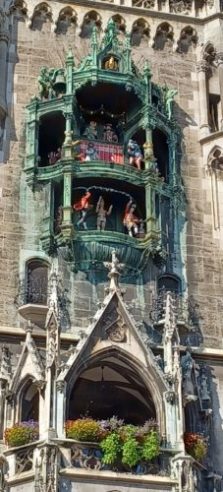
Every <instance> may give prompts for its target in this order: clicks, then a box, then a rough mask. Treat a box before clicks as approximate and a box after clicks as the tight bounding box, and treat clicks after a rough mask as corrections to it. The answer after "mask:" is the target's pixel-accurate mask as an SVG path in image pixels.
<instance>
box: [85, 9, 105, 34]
mask: <svg viewBox="0 0 223 492" xmlns="http://www.w3.org/2000/svg"><path fill="white" fill-rule="evenodd" d="M101 25H102V19H101V15H100V14H99V13H98V12H97V11H96V10H90V11H89V12H87V13H86V14H85V16H84V19H83V23H82V26H81V32H80V36H81V38H90V37H91V34H92V31H93V27H94V26H95V27H96V28H97V29H98V31H100V30H101Z"/></svg>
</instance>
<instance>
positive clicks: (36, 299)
mask: <svg viewBox="0 0 223 492" xmlns="http://www.w3.org/2000/svg"><path fill="white" fill-rule="evenodd" d="M15 303H16V305H17V307H18V312H19V314H20V315H21V316H22V317H23V318H24V319H26V320H30V321H31V322H32V323H34V324H35V325H38V326H40V327H44V326H45V320H46V315H47V311H48V306H47V292H46V287H45V286H43V284H42V283H41V281H39V282H37V283H36V285H35V288H34V286H32V285H31V283H29V282H28V281H26V280H22V281H21V282H20V287H19V292H18V295H17V298H16V300H15Z"/></svg>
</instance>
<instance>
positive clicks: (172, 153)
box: [167, 132, 177, 186]
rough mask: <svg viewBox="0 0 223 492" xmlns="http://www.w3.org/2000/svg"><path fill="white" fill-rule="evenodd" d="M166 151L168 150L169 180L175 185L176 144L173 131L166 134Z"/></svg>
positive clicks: (175, 136)
mask: <svg viewBox="0 0 223 492" xmlns="http://www.w3.org/2000/svg"><path fill="white" fill-rule="evenodd" d="M167 143H168V152H169V181H170V184H171V185H173V186H175V185H176V184H177V168H176V145H177V135H176V133H174V132H171V134H170V135H169V136H168V139H167Z"/></svg>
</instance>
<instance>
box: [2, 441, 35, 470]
mask: <svg viewBox="0 0 223 492" xmlns="http://www.w3.org/2000/svg"><path fill="white" fill-rule="evenodd" d="M42 442H44V441H43V440H42V439H41V440H38V441H33V442H29V443H28V444H23V445H22V446H14V447H9V446H8V447H7V449H6V450H5V451H4V455H5V456H10V454H16V453H17V451H24V450H25V449H27V448H36V447H37V446H38V445H39V444H41V443H42ZM24 473H28V472H24Z"/></svg>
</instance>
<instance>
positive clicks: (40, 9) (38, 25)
mask: <svg viewBox="0 0 223 492" xmlns="http://www.w3.org/2000/svg"><path fill="white" fill-rule="evenodd" d="M51 20H52V10H51V8H50V7H49V5H48V4H47V3H45V2H42V3H39V4H38V5H36V7H35V9H34V12H33V15H32V24H31V27H32V29H34V30H38V31H40V30H41V29H42V27H43V24H45V23H49V22H50V21H51Z"/></svg>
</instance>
